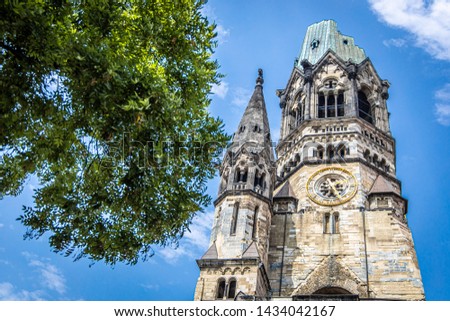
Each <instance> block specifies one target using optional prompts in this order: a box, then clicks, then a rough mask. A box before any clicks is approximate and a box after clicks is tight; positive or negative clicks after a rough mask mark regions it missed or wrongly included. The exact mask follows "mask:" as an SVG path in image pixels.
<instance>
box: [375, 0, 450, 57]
mask: <svg viewBox="0 0 450 321" xmlns="http://www.w3.org/2000/svg"><path fill="white" fill-rule="evenodd" d="M369 3H370V5H371V7H372V10H373V11H374V12H375V13H376V14H377V15H378V16H379V17H380V19H381V20H382V21H384V22H386V23H387V24H389V25H391V26H394V27H398V28H401V29H404V30H406V31H408V32H410V33H411V34H413V35H414V37H415V39H416V44H417V46H419V47H421V48H423V49H424V50H426V51H427V52H428V53H429V54H430V55H432V56H433V57H435V58H437V59H442V60H450V19H449V18H448V17H449V16H450V0H434V1H423V0H398V1H392V0H369Z"/></svg>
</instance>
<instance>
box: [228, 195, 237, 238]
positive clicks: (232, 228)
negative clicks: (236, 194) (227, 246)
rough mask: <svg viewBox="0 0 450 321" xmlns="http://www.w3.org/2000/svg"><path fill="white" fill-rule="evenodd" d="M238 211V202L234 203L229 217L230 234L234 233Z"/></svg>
mask: <svg viewBox="0 0 450 321" xmlns="http://www.w3.org/2000/svg"><path fill="white" fill-rule="evenodd" d="M238 213H239V202H236V203H234V208H233V216H232V217H231V230H230V234H231V235H236V227H237V220H238Z"/></svg>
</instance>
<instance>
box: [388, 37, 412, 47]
mask: <svg viewBox="0 0 450 321" xmlns="http://www.w3.org/2000/svg"><path fill="white" fill-rule="evenodd" d="M383 45H385V46H386V47H397V48H401V47H405V46H406V40H405V39H402V38H392V39H388V40H384V41H383Z"/></svg>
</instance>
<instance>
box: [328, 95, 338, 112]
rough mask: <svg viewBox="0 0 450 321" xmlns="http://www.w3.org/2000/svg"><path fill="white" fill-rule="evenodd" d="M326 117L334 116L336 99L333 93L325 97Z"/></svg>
mask: <svg viewBox="0 0 450 321" xmlns="http://www.w3.org/2000/svg"><path fill="white" fill-rule="evenodd" d="M327 117H336V99H335V98H334V95H333V94H330V95H328V97H327Z"/></svg>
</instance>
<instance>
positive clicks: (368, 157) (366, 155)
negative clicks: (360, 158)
mask: <svg viewBox="0 0 450 321" xmlns="http://www.w3.org/2000/svg"><path fill="white" fill-rule="evenodd" d="M364 159H365V160H366V161H368V162H370V151H369V150H368V149H366V150H365V151H364Z"/></svg>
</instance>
